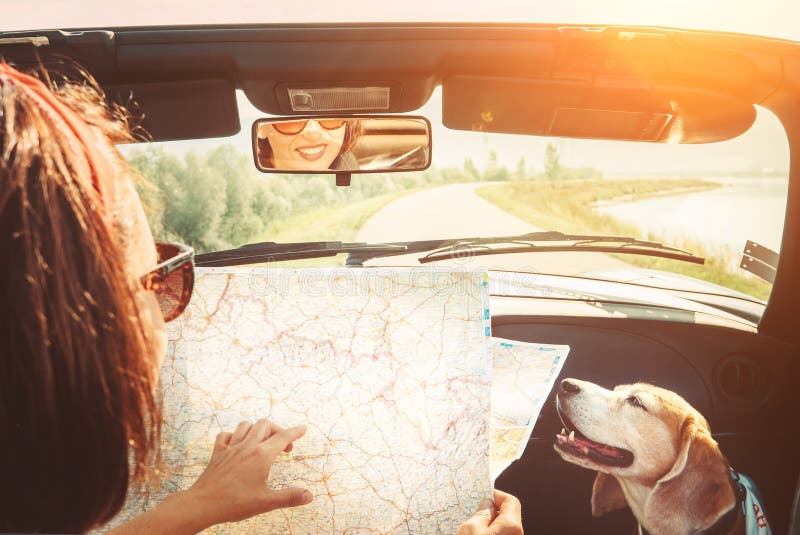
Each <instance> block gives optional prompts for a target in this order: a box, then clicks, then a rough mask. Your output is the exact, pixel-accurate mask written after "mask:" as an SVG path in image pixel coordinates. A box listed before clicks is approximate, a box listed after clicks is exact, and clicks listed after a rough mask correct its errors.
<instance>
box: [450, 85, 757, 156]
mask: <svg viewBox="0 0 800 535" xmlns="http://www.w3.org/2000/svg"><path fill="white" fill-rule="evenodd" d="M442 85H443V93H442V122H443V123H444V125H445V126H447V127H448V128H453V129H456V130H471V131H481V132H498V133H508V134H527V135H537V136H554V137H571V138H589V139H612V140H624V141H647V142H674V143H709V142H714V141H722V140H725V139H730V138H733V137H736V136H738V135H741V134H742V133H744V132H746V131H747V130H748V129H749V128H750V126H751V125H752V124H753V121H754V120H755V108H754V107H753V105H752V104H750V103H746V102H743V101H741V100H737V99H735V98H733V97H730V96H726V95H722V94H720V93H714V92H710V91H704V90H701V89H694V88H685V87H659V88H654V87H652V86H651V85H650V83H649V82H648V81H646V80H642V79H629V78H624V79H615V78H610V77H609V78H606V79H602V78H597V79H595V80H594V81H592V82H587V81H585V80H539V79H520V78H500V77H485V76H452V77H449V78H446V79H445V80H444V81H443V84H442Z"/></svg>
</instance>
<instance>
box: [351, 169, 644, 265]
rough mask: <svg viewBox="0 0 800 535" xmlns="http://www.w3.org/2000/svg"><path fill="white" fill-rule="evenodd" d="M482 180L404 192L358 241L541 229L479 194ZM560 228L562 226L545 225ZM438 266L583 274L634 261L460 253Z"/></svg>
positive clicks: (392, 261) (408, 258)
mask: <svg viewBox="0 0 800 535" xmlns="http://www.w3.org/2000/svg"><path fill="white" fill-rule="evenodd" d="M481 185H482V184H474V183H472V184H451V185H447V186H440V187H437V188H433V189H429V190H424V191H420V192H417V193H412V194H411V195H407V196H405V197H401V198H399V199H397V200H396V201H393V202H391V203H389V204H388V205H386V206H384V207H383V208H382V209H381V210H379V211H378V212H376V213H375V214H374V215H373V216H372V217H371V218H370V219H368V220H367V222H366V223H365V224H364V225H363V226H362V227H361V230H360V231H359V232H358V234H357V236H356V241H364V242H386V241H406V240H428V239H438V238H456V237H458V238H461V237H477V236H482V237H483V236H498V235H512V234H524V233H527V232H536V231H540V230H545V229H540V228H537V227H534V226H533V225H531V224H529V223H527V222H525V221H523V220H521V219H519V218H518V217H515V216H513V215H511V214H509V213H508V212H506V211H504V210H501V209H500V208H498V207H496V206H495V205H493V204H492V203H490V202H489V201H487V200H485V199H483V198H482V197H479V196H478V195H476V194H475V189H476V188H478V187H480V186H481ZM547 230H558V229H547ZM416 258H417V255H404V256H396V257H391V258H382V259H375V260H372V261H370V262H368V263H367V265H371V266H377V265H394V266H397V265H404V266H408V265H415V266H416V265H419V264H418V263H417V261H416ZM437 265H449V266H458V267H462V268H465V269H472V268H478V267H489V268H492V269H499V270H514V271H517V270H518V271H528V272H534V273H561V274H570V275H575V274H580V273H585V272H587V271H595V270H608V269H625V268H629V267H630V265H629V264H627V263H625V262H622V261H621V260H617V259H616V258H612V257H611V256H608V255H606V254H602V253H585V252H584V253H580V252H578V253H573V252H568V253H517V254H504V255H491V256H476V257H470V258H457V259H452V260H446V261H442V262H438V263H437Z"/></svg>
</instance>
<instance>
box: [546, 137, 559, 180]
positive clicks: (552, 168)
mask: <svg viewBox="0 0 800 535" xmlns="http://www.w3.org/2000/svg"><path fill="white" fill-rule="evenodd" d="M544 175H545V177H547V178H548V179H549V180H557V179H559V178H561V162H560V161H559V156H558V149H557V148H556V146H555V145H553V144H552V143H548V144H547V148H546V149H545V153H544Z"/></svg>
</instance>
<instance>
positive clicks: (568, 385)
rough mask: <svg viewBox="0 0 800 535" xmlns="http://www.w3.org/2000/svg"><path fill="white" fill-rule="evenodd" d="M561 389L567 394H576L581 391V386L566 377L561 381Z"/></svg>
mask: <svg viewBox="0 0 800 535" xmlns="http://www.w3.org/2000/svg"><path fill="white" fill-rule="evenodd" d="M561 391H562V392H564V393H565V394H575V393H576V392H580V391H581V387H580V386H578V385H577V384H576V383H573V382H572V381H570V380H569V379H564V380H563V381H561Z"/></svg>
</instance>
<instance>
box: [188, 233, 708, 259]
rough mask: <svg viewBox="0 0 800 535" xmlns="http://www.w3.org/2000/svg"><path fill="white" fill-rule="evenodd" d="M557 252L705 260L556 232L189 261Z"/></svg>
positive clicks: (303, 248) (249, 251)
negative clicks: (344, 255)
mask: <svg viewBox="0 0 800 535" xmlns="http://www.w3.org/2000/svg"><path fill="white" fill-rule="evenodd" d="M554 242H559V243H554ZM559 251H586V252H601V253H625V254H638V255H645V256H656V257H660V258H669V259H673V260H681V261H684V262H692V263H695V264H703V263H705V258H702V257H699V256H695V255H693V254H692V253H690V252H688V251H684V250H682V249H678V248H676V247H670V246H668V245H664V244H663V243H659V242H653V241H645V240H639V239H637V238H631V237H628V236H602V235H597V236H594V235H575V234H564V233H563V232H557V231H545V232H532V233H529V234H520V235H516V236H495V237H490V238H447V239H440V240H421V241H405V242H391V243H346V242H338V241H337V242H299V243H275V242H263V243H254V244H250V245H244V246H242V247H239V248H237V249H229V250H226V251H215V252H212V253H203V254H198V255H197V256H195V262H196V264H197V265H198V266H209V267H210V266H238V265H243V264H255V263H260V262H278V261H282V260H299V259H306V258H322V257H327V256H335V255H338V254H343V253H347V254H348V257H347V262H346V265H349V266H361V265H363V264H364V262H366V261H368V260H372V259H374V258H384V257H390V256H398V255H405V254H417V253H428V254H427V255H425V256H422V257H419V258H418V259H417V260H418V261H419V263H420V264H426V263H429V262H435V261H437V260H447V259H449V258H456V257H463V256H484V255H493V254H509V253H536V252H559Z"/></svg>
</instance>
